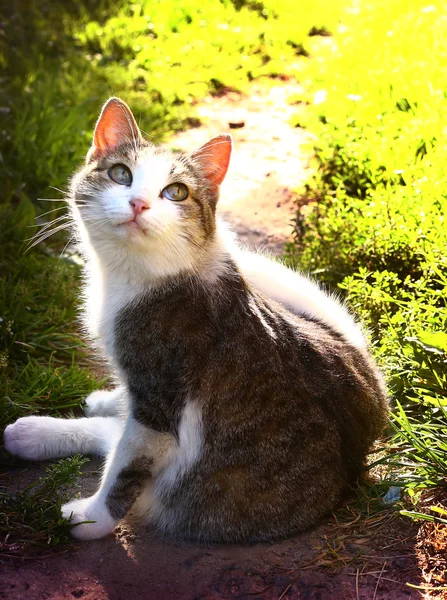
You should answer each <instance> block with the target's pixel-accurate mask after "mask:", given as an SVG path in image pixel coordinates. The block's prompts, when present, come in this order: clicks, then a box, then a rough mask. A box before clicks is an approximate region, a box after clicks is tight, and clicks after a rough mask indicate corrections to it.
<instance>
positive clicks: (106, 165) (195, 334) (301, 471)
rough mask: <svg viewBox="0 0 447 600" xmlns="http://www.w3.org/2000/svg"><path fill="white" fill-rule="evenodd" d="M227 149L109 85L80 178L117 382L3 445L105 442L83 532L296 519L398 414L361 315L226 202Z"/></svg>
mask: <svg viewBox="0 0 447 600" xmlns="http://www.w3.org/2000/svg"><path fill="white" fill-rule="evenodd" d="M231 151H232V140H231V136H229V135H228V134H222V135H219V136H217V137H214V138H213V139H212V140H210V141H209V142H208V143H206V144H205V145H204V146H202V147H201V148H199V149H198V150H196V151H195V152H192V153H190V154H185V153H178V154H176V153H172V152H169V151H166V150H163V149H161V148H159V147H156V146H154V145H153V144H151V143H149V142H148V141H146V140H144V138H143V137H142V135H141V132H140V130H139V128H138V126H137V124H136V121H135V119H134V116H133V115H132V112H131V111H130V109H129V107H128V106H127V105H126V104H125V103H124V102H123V101H121V100H120V99H118V98H111V99H109V100H108V102H107V103H106V104H105V106H104V107H103V110H102V112H101V115H100V117H99V120H98V122H97V124H96V129H95V132H94V139H93V145H92V147H91V149H90V151H89V153H88V155H87V160H86V165H85V166H84V167H83V168H81V169H80V171H79V172H77V173H76V174H75V175H74V176H73V178H72V180H71V183H70V192H69V198H68V202H69V207H70V210H71V213H72V215H73V219H74V222H75V224H76V225H75V226H76V231H77V236H78V239H79V242H80V247H81V249H82V252H83V254H84V257H85V305H86V309H85V321H86V326H87V328H88V331H89V332H90V335H91V337H92V339H93V340H94V341H95V343H96V344H97V345H98V348H99V350H100V351H101V352H102V353H103V355H104V356H106V357H107V358H108V360H109V362H110V364H111V367H112V369H113V372H114V373H115V374H116V378H117V382H118V383H117V387H116V388H115V389H114V390H111V391H97V392H94V393H93V394H91V395H90V396H89V397H88V398H87V400H86V414H87V416H86V417H83V418H79V419H60V418H52V417H36V416H30V417H24V418H21V419H19V420H18V421H16V422H15V423H14V424H12V425H9V426H8V427H7V429H6V431H5V446H6V449H7V450H9V452H11V453H12V454H15V455H17V456H20V457H22V458H24V459H29V460H44V459H50V458H58V457H63V456H68V455H70V454H74V453H83V454H98V455H101V456H105V457H107V460H106V464H105V468H104V473H103V475H102V480H101V484H100V487H99V489H98V491H97V492H96V493H95V494H94V495H93V496H91V497H90V498H82V499H74V500H72V501H71V502H69V503H68V504H66V505H65V506H64V507H63V509H62V513H63V516H64V517H66V518H67V519H71V521H72V523H73V524H75V525H76V526H75V527H73V528H72V533H73V535H74V537H76V538H78V539H95V538H100V537H102V536H105V535H106V534H109V533H110V532H112V531H113V529H114V528H115V526H116V525H117V524H118V523H119V521H120V520H121V519H123V518H124V517H125V516H126V515H128V514H129V513H130V514H133V515H136V516H139V517H140V518H143V517H144V518H150V519H151V520H152V522H153V523H155V524H156V525H157V526H158V528H159V529H160V531H161V532H163V533H164V534H165V535H167V536H170V537H172V538H176V539H183V540H190V541H196V542H206V543H215V542H216V543H219V542H223V543H227V542H243V543H252V542H257V541H266V540H275V539H279V538H284V537H287V536H292V535H293V534H296V533H297V532H299V531H302V530H304V529H307V528H309V527H312V526H313V525H315V524H316V523H318V522H319V520H321V519H322V518H323V517H324V516H325V515H327V514H328V513H330V511H331V510H333V509H334V508H335V507H336V506H337V505H338V504H339V503H340V501H341V499H342V498H343V495H344V493H345V492H346V490H347V489H348V488H349V486H350V485H351V484H352V483H353V482H354V481H355V480H356V478H357V477H358V476H359V474H360V473H361V471H362V468H363V466H364V461H365V457H366V454H367V452H368V450H369V449H370V448H371V445H372V444H373V442H374V440H375V439H377V437H378V436H380V435H381V433H382V431H383V428H384V426H385V423H386V420H387V414H388V400H387V393H386V389H385V385H384V383H383V380H382V377H381V374H380V373H379V371H378V369H377V367H376V366H375V364H374V362H373V360H372V358H371V357H370V355H369V353H368V350H367V346H366V342H365V338H364V335H363V333H362V330H361V328H360V327H359V325H358V324H357V323H356V322H355V320H354V318H353V317H352V316H351V315H350V314H349V313H348V311H347V310H346V309H345V308H344V306H343V305H342V304H340V303H338V302H337V301H336V300H335V299H334V298H332V297H330V296H328V295H326V294H325V293H324V292H323V291H322V290H320V289H319V287H318V286H317V285H316V284H314V283H313V282H312V281H310V280H309V279H307V278H305V277H304V276H302V275H300V274H299V273H297V272H294V271H292V270H290V269H288V268H287V267H285V266H284V265H282V264H281V263H279V262H276V261H275V260H273V259H270V258H269V257H268V256H264V255H262V254H259V253H254V252H250V251H248V250H244V249H241V248H240V247H239V246H238V244H237V241H236V240H235V239H234V237H233V235H232V233H231V232H230V231H229V230H228V228H227V227H226V226H225V225H224V224H223V223H222V222H221V221H220V219H219V218H218V217H217V216H216V206H217V202H218V197H219V186H220V184H221V183H222V181H223V179H224V177H225V175H226V172H227V169H228V165H229V161H230V155H231ZM86 521H91V522H89V523H87V522H86Z"/></svg>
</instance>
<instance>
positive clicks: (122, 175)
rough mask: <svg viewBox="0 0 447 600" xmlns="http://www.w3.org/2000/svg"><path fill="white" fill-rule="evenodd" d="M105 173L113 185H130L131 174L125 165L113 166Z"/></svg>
mask: <svg viewBox="0 0 447 600" xmlns="http://www.w3.org/2000/svg"><path fill="white" fill-rule="evenodd" d="M107 173H108V175H109V177H110V179H112V181H114V182H115V183H119V184H120V185H130V184H131V183H132V173H131V172H130V169H129V168H128V167H126V165H113V167H110V169H109V170H108V171H107Z"/></svg>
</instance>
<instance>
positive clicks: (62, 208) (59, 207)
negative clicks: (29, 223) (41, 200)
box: [35, 206, 67, 220]
mask: <svg viewBox="0 0 447 600" xmlns="http://www.w3.org/2000/svg"><path fill="white" fill-rule="evenodd" d="M58 210H67V207H66V206H58V207H57V208H53V209H52V210H47V212H44V213H42V214H41V215H39V216H38V217H35V218H36V220H37V219H41V218H42V217H45V215H49V214H51V213H53V212H56V211H58Z"/></svg>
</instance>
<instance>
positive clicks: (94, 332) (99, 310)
mask: <svg viewBox="0 0 447 600" xmlns="http://www.w3.org/2000/svg"><path fill="white" fill-rule="evenodd" d="M142 292H143V288H142V286H139V285H135V284H131V283H129V281H126V280H124V279H121V278H119V277H117V276H116V275H114V277H113V279H112V278H108V277H107V275H106V274H104V273H103V272H101V271H99V270H98V269H90V271H89V274H88V278H87V286H86V325H87V328H88V331H89V333H90V335H91V336H92V337H93V338H94V339H95V340H96V341H97V343H98V344H99V346H100V348H101V350H102V351H103V352H104V353H105V354H106V355H107V356H108V357H109V358H111V359H112V360H113V358H114V340H115V324H116V317H117V315H118V313H119V312H120V311H121V309H123V308H124V307H125V306H126V305H127V304H129V303H131V302H132V301H133V300H134V299H135V298H136V297H137V296H139V295H140V294H141V293H142Z"/></svg>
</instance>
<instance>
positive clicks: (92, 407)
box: [84, 386, 125, 417]
mask: <svg viewBox="0 0 447 600" xmlns="http://www.w3.org/2000/svg"><path fill="white" fill-rule="evenodd" d="M124 395H125V390H124V387H123V386H119V387H117V388H115V389H114V390H97V391H96V392H92V393H91V394H90V395H89V396H87V398H86V399H85V407H84V413H85V414H86V415H87V417H93V416H98V417H115V416H116V415H118V414H119V413H120V408H121V406H122V404H123V402H124Z"/></svg>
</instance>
